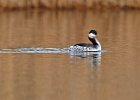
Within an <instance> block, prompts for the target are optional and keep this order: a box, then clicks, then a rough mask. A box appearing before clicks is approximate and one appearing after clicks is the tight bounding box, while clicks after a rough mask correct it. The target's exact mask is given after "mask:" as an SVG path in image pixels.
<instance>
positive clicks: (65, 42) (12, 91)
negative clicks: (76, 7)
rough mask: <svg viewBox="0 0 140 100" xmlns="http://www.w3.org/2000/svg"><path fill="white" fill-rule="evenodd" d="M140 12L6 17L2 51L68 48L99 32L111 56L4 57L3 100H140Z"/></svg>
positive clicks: (0, 18) (1, 20) (0, 57)
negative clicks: (91, 30) (9, 49)
mask: <svg viewBox="0 0 140 100" xmlns="http://www.w3.org/2000/svg"><path fill="white" fill-rule="evenodd" d="M139 26H140V13H139V11H86V12H82V11H59V12H55V11H34V12H32V11H29V12H3V13H0V48H1V49H3V48H25V47H35V48H38V47H40V48H46V47H47V48H51V47H54V48H65V47H69V46H70V45H72V44H75V43H78V42H89V41H88V39H87V33H88V31H89V30H90V29H92V28H96V30H97V31H98V33H99V35H98V39H99V40H100V42H101V44H102V48H103V50H108V51H111V52H106V53H103V54H101V55H99V56H98V55H96V56H88V57H82V58H81V57H79V56H72V55H69V54H67V53H62V54H61V53H58V54H51V53H49V54H36V53H33V54H26V53H25V54H23V53H22V54H2V53H1V54H0V99H1V100H140V95H139V93H140V80H139V77H140V57H139V56H140V52H139V51H140V46H139V44H140V28H139Z"/></svg>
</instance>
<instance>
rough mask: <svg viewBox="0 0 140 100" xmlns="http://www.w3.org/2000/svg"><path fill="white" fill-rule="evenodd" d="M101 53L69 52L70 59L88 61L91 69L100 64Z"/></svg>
mask: <svg viewBox="0 0 140 100" xmlns="http://www.w3.org/2000/svg"><path fill="white" fill-rule="evenodd" d="M101 53H102V52H71V51H70V52H69V55H70V56H71V58H73V57H80V58H86V59H88V60H87V61H88V64H89V67H90V68H91V69H93V68H94V67H97V66H98V65H100V64H101Z"/></svg>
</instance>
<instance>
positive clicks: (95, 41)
mask: <svg viewBox="0 0 140 100" xmlns="http://www.w3.org/2000/svg"><path fill="white" fill-rule="evenodd" d="M89 40H90V41H91V42H92V44H93V45H98V40H97V39H96V38H93V39H91V38H89Z"/></svg>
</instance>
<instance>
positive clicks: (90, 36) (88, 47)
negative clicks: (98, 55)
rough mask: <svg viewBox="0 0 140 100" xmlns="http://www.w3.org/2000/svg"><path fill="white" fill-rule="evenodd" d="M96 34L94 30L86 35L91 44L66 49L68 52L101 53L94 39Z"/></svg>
mask: <svg viewBox="0 0 140 100" xmlns="http://www.w3.org/2000/svg"><path fill="white" fill-rule="evenodd" d="M96 36H97V32H96V30H95V29H94V30H90V32H89V34H88V39H89V40H90V41H91V42H92V44H87V43H78V44H75V45H73V46H70V47H69V48H68V50H69V51H76V52H78V51H87V52H89V51H90V52H98V51H101V44H100V42H99V41H98V40H97V38H96Z"/></svg>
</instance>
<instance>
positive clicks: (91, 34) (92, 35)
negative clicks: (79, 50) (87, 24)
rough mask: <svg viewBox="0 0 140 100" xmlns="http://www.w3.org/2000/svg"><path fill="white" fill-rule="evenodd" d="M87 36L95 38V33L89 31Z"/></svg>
mask: <svg viewBox="0 0 140 100" xmlns="http://www.w3.org/2000/svg"><path fill="white" fill-rule="evenodd" d="M88 36H89V37H90V38H95V37H96V35H95V34H93V33H89V34H88Z"/></svg>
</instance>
